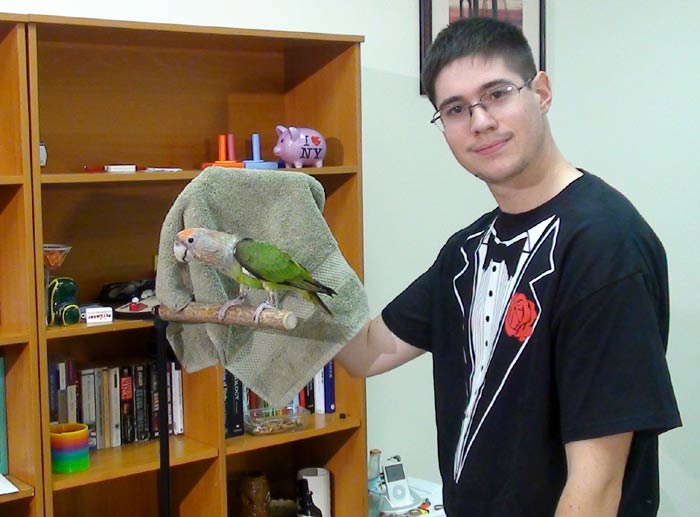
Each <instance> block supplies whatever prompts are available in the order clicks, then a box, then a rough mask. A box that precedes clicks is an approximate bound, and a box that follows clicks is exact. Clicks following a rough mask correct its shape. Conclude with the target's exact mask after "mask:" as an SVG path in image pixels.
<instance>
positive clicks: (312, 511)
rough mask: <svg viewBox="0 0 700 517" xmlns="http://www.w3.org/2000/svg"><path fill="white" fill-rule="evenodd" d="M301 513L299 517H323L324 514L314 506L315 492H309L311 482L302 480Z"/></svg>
mask: <svg viewBox="0 0 700 517" xmlns="http://www.w3.org/2000/svg"><path fill="white" fill-rule="evenodd" d="M298 483H299V513H298V514H297V516H298V517H323V513H321V510H320V509H319V507H318V506H316V505H315V504H314V498H313V497H312V495H313V492H311V491H309V481H308V480H307V479H304V478H301V479H300V480H299V481H298Z"/></svg>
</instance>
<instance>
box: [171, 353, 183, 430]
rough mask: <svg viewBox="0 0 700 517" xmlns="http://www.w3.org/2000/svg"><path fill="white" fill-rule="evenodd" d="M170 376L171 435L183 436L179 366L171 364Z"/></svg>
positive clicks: (180, 371) (180, 372) (180, 373)
mask: <svg viewBox="0 0 700 517" xmlns="http://www.w3.org/2000/svg"><path fill="white" fill-rule="evenodd" d="M170 375H171V377H172V379H171V382H172V392H173V395H172V397H173V434H183V433H184V432H185V424H184V421H183V420H184V408H183V405H182V370H181V369H180V367H179V365H177V364H175V363H171V366H170Z"/></svg>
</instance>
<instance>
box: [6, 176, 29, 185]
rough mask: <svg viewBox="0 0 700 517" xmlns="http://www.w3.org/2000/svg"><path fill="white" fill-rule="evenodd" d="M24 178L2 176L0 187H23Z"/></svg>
mask: <svg viewBox="0 0 700 517" xmlns="http://www.w3.org/2000/svg"><path fill="white" fill-rule="evenodd" d="M23 183H24V177H22V176H4V175H2V174H0V185H22V184H23Z"/></svg>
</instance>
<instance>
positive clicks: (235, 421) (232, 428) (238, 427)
mask: <svg viewBox="0 0 700 517" xmlns="http://www.w3.org/2000/svg"><path fill="white" fill-rule="evenodd" d="M224 379H225V381H224V382H225V385H226V392H227V393H226V395H225V396H224V401H225V402H224V404H225V406H224V416H225V420H226V426H225V427H226V435H225V437H226V438H232V437H234V436H241V435H242V434H243V433H244V432H245V430H244V427H243V398H244V397H243V392H244V387H243V383H242V382H241V380H240V379H239V378H238V377H236V376H235V375H233V373H231V372H230V371H228V370H226V369H224Z"/></svg>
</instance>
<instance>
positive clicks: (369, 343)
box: [335, 316, 425, 377]
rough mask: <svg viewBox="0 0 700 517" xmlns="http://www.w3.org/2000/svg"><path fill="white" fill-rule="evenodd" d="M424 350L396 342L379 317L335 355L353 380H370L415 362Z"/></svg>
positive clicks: (368, 323)
mask: <svg viewBox="0 0 700 517" xmlns="http://www.w3.org/2000/svg"><path fill="white" fill-rule="evenodd" d="M423 352H425V350H422V349H420V348H417V347H414V346H412V345H409V344H408V343H406V342H405V341H403V340H401V339H399V338H398V337H396V336H395V335H394V333H393V332H392V331H391V330H389V328H388V327H387V326H386V324H385V323H384V320H383V319H382V317H381V316H377V317H376V318H374V319H373V320H369V321H368V322H367V323H365V325H364V326H363V327H362V329H361V330H360V332H359V333H358V334H357V335H356V336H355V337H354V338H352V339H351V340H350V341H349V342H348V343H347V344H346V345H345V346H344V347H343V348H342V349H341V350H340V352H338V354H337V355H336V356H335V358H336V360H337V361H338V362H339V363H340V364H341V365H342V366H343V368H345V370H346V371H347V372H348V373H349V374H350V375H352V376H354V377H371V376H372V375H377V374H379V373H384V372H386V371H389V370H391V369H392V368H396V367H397V366H400V365H402V364H404V363H406V362H408V361H410V360H411V359H415V358H416V357H418V356H419V355H421V354H422V353H423Z"/></svg>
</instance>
